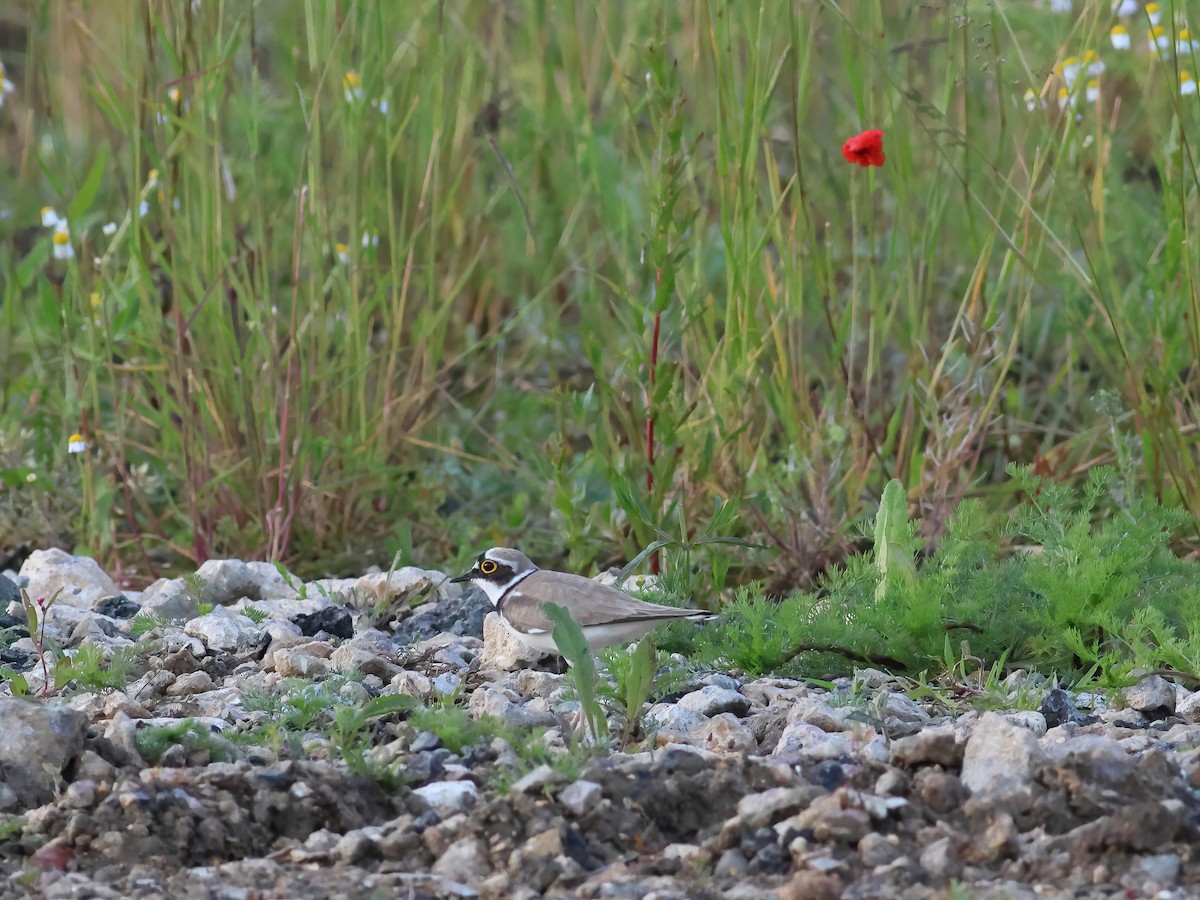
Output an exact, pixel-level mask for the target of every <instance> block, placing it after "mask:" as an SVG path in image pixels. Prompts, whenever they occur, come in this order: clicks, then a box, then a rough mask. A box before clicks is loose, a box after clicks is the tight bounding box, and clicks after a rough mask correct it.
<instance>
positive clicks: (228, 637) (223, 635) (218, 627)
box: [183, 608, 264, 652]
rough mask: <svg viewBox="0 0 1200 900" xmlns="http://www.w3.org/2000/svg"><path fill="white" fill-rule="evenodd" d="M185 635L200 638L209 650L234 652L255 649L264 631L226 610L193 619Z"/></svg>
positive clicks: (219, 609)
mask: <svg viewBox="0 0 1200 900" xmlns="http://www.w3.org/2000/svg"><path fill="white" fill-rule="evenodd" d="M183 630H184V633H185V634H190V635H192V636H193V637H198V638H200V640H202V641H203V642H204V645H205V646H206V647H208V649H209V650H224V651H226V652H233V651H235V650H244V649H247V648H249V647H253V646H254V645H255V644H257V643H258V642H259V641H261V640H262V638H263V634H264V632H263V630H262V629H261V628H259V627H258V626H257V625H255V624H254V622H252V621H251V620H250V619H248V618H246V617H245V616H240V615H238V614H236V613H232V612H230V611H229V610H227V609H224V608H217V609H214V610H213V611H212V612H210V613H209V614H208V615H206V616H199V617H198V618H195V619H191V620H190V621H188V622H187V623H186V624H184V626H183Z"/></svg>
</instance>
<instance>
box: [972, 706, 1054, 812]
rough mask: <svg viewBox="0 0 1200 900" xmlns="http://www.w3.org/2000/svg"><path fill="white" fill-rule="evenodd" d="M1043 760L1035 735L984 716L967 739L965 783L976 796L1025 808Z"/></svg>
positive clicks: (1009, 723) (1031, 796)
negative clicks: (1035, 772)
mask: <svg viewBox="0 0 1200 900" xmlns="http://www.w3.org/2000/svg"><path fill="white" fill-rule="evenodd" d="M1042 757H1043V753H1042V750H1041V747H1040V746H1039V744H1038V739H1037V736H1036V735H1034V733H1033V732H1032V731H1030V730H1029V729H1027V728H1022V727H1021V726H1019V725H1013V724H1012V723H1011V722H1008V721H1007V720H1005V718H1004V717H1003V716H1000V715H997V714H996V713H992V712H989V713H984V714H983V715H982V716H980V718H979V722H978V723H977V724H976V725H975V727H974V729H972V731H971V736H970V738H968V739H967V747H966V751H965V753H964V754H963V768H962V781H963V784H964V785H965V786H966V787H967V790H969V791H970V792H971V793H972V794H974V795H976V796H980V797H987V798H989V799H993V800H996V801H1000V802H1011V803H1014V804H1016V805H1017V806H1018V808H1023V807H1026V806H1028V804H1029V803H1030V802H1031V801H1032V799H1033V771H1034V767H1035V765H1036V764H1037V763H1038V762H1039V761H1040V760H1041V759H1042Z"/></svg>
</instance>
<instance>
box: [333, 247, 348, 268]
mask: <svg viewBox="0 0 1200 900" xmlns="http://www.w3.org/2000/svg"><path fill="white" fill-rule="evenodd" d="M333 249H334V251H335V252H336V253H337V259H338V262H340V263H341V264H342V265H343V266H348V265H350V248H349V247H347V246H346V245H345V244H334V247H333Z"/></svg>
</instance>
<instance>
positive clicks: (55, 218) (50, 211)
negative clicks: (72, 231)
mask: <svg viewBox="0 0 1200 900" xmlns="http://www.w3.org/2000/svg"><path fill="white" fill-rule="evenodd" d="M65 221H66V219H64V218H63V217H62V216H60V215H59V214H58V213H57V212H55V210H54V207H53V206H43V207H42V227H43V228H57V227H58V225H59V223H60V222H65Z"/></svg>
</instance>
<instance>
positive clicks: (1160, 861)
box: [1131, 853, 1183, 890]
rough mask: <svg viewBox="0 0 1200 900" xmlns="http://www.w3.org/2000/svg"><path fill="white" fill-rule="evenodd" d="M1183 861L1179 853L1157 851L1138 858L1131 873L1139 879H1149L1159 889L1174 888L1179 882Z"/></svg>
mask: <svg viewBox="0 0 1200 900" xmlns="http://www.w3.org/2000/svg"><path fill="white" fill-rule="evenodd" d="M1182 867H1183V861H1182V860H1181V859H1180V858H1179V854H1178V853H1157V854H1155V855H1153V856H1143V857H1142V858H1141V859H1139V860H1136V861H1135V862H1134V864H1133V867H1132V872H1131V874H1132V875H1134V876H1135V877H1137V878H1138V879H1139V880H1145V881H1149V882H1150V883H1151V884H1153V885H1154V886H1155V887H1157V888H1158V889H1160V890H1161V889H1164V888H1173V887H1175V886H1176V885H1178V884H1179V875H1180V871H1181V869H1182ZM1137 886H1139V887H1140V885H1137Z"/></svg>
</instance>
